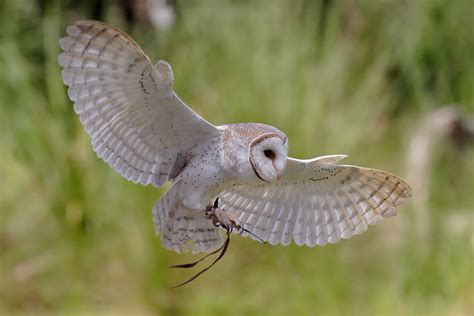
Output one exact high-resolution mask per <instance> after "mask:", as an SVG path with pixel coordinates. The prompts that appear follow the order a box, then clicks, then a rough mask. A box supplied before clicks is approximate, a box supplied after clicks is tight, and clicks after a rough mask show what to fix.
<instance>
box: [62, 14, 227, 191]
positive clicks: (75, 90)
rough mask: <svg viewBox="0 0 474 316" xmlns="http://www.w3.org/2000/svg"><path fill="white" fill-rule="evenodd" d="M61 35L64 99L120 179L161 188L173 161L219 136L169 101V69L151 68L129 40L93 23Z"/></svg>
mask: <svg viewBox="0 0 474 316" xmlns="http://www.w3.org/2000/svg"><path fill="white" fill-rule="evenodd" d="M66 31H67V34H68V36H66V37H64V38H61V39H60V40H59V45H60V46H61V48H62V50H63V52H62V53H61V54H60V55H59V58H58V60H59V64H60V65H61V66H62V67H63V72H62V77H63V81H64V83H65V84H66V85H67V86H69V89H68V96H69V98H70V99H71V101H73V102H74V111H75V112H76V113H77V114H78V115H79V117H80V121H81V123H82V124H83V125H84V127H85V129H86V131H87V133H88V134H89V135H90V137H91V141H92V147H93V149H94V151H95V152H96V153H97V155H98V156H99V157H101V158H102V159H104V160H105V161H106V162H107V163H108V164H109V165H110V166H112V167H113V168H114V169H116V170H117V171H118V172H119V173H120V174H121V175H122V176H124V177H125V178H127V179H129V180H131V181H133V182H137V183H141V184H144V185H146V184H150V183H152V184H154V185H156V186H161V185H162V184H163V183H164V182H165V181H166V180H168V179H169V178H170V172H171V170H172V167H173V166H174V163H175V161H176V159H177V158H178V156H179V155H181V156H182V155H185V156H188V155H192V154H193V152H194V150H195V149H196V148H197V147H199V146H200V145H201V144H203V143H204V142H205V141H207V140H209V139H210V138H213V137H217V136H218V135H219V132H218V130H217V129H216V128H215V127H214V126H212V125H211V124H209V123H208V122H207V121H205V120H204V119H202V118H201V117H200V116H198V115H197V114H196V113H195V112H193V111H192V110H191V109H190V108H189V107H187V105H186V104H184V103H183V102H182V101H181V100H180V99H179V98H178V97H177V96H176V94H175V93H174V91H173V90H172V84H173V73H172V70H171V67H170V66H169V65H168V64H167V63H166V62H163V61H160V62H159V63H158V64H157V65H156V66H153V65H152V64H151V62H150V59H149V58H148V56H146V55H145V53H144V52H143V50H142V49H141V48H140V47H139V46H138V44H137V43H135V42H134V41H133V40H132V39H131V38H130V37H129V36H128V35H126V34H125V33H123V32H121V31H120V30H118V29H116V28H113V27H109V26H107V25H106V24H104V23H101V22H97V21H77V22H76V23H75V24H74V25H72V26H69V27H68V28H67V30H66Z"/></svg>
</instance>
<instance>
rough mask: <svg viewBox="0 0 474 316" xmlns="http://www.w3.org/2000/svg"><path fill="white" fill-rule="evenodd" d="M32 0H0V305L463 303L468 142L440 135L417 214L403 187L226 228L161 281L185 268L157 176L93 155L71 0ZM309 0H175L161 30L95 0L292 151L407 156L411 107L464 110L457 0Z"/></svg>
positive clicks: (188, 91)
mask: <svg viewBox="0 0 474 316" xmlns="http://www.w3.org/2000/svg"><path fill="white" fill-rule="evenodd" d="M45 3H46V4H45V6H44V8H43V10H40V8H39V7H38V6H37V5H36V2H34V1H27V0H19V1H14V0H4V1H2V2H1V3H0V26H1V29H2V32H1V35H0V144H1V155H0V180H1V182H0V183H1V184H0V192H1V194H0V314H35V315H36V314H73V315H76V314H78V315H79V314H111V315H116V314H150V315H151V314H160V315H212V314H216V315H222V314H225V315H242V314H252V315H290V314H292V315H315V314H316V315H340V314H345V315H469V314H472V312H473V311H474V304H473V300H472V298H473V297H474V274H473V241H472V238H473V237H472V236H473V235H472V234H473V229H474V227H473V218H472V216H473V215H472V214H473V213H472V211H473V206H474V195H473V194H472V192H473V189H472V188H474V149H473V147H472V145H471V147H468V148H467V150H466V151H464V152H462V153H459V152H456V151H455V150H454V149H453V148H452V146H451V145H450V144H449V143H448V142H447V141H446V140H442V141H441V142H440V143H439V145H438V146H436V148H435V150H434V151H433V152H432V155H431V159H432V166H431V179H430V181H427V182H426V183H427V186H429V190H428V192H429V199H428V203H427V205H425V206H426V207H427V209H428V210H429V212H428V217H427V218H426V219H425V221H424V222H420V220H419V217H418V214H419V212H420V210H419V209H417V208H416V207H415V206H414V204H413V203H412V204H410V203H409V204H407V205H406V206H404V207H402V208H401V210H400V213H399V215H398V216H397V217H396V218H393V219H390V220H388V221H386V222H384V223H383V224H381V225H378V226H376V227H372V228H371V229H370V230H369V231H368V232H367V233H366V234H364V235H362V236H358V237H355V238H353V239H351V240H348V241H343V242H341V243H339V244H337V245H329V246H326V247H320V248H304V247H297V246H295V245H291V246H289V247H283V246H275V247H270V246H263V245H260V244H258V243H256V242H253V241H251V240H248V239H245V238H238V237H237V238H233V240H232V245H231V247H230V249H229V251H228V253H227V255H226V257H225V258H224V259H223V260H222V261H221V262H220V263H219V264H218V265H217V266H216V267H215V268H214V269H213V271H211V272H210V273H208V274H206V275H205V276H203V277H201V278H200V279H198V280H197V281H195V282H194V283H192V284H190V285H188V286H186V287H183V288H180V289H169V286H171V285H174V284H176V283H177V282H179V281H182V280H184V279H185V278H186V277H187V276H188V275H190V273H189V272H188V271H185V272H182V271H181V272H180V271H171V270H169V269H168V266H169V265H170V264H173V263H178V262H184V261H186V260H188V259H189V258H190V256H180V255H178V254H174V253H171V252H169V251H166V250H164V249H163V248H162V246H161V242H160V240H159V238H158V237H156V236H155V233H154V230H153V222H152V218H151V208H152V206H153V205H154V203H155V201H156V200H157V199H158V198H159V197H160V196H161V194H162V193H163V192H164V190H163V189H162V190H157V189H156V188H153V187H141V186H138V185H134V184H132V183H129V182H127V181H126V180H124V179H122V178H121V177H120V176H119V175H118V174H117V173H115V172H114V171H113V170H112V169H111V168H109V167H108V166H107V165H106V164H105V163H104V162H102V161H101V160H100V159H98V158H96V157H95V154H94V153H93V152H92V150H91V146H90V144H89V139H88V137H87V135H86V133H85V132H84V131H83V129H82V126H81V125H80V123H79V120H78V118H77V117H76V115H75V114H74V113H73V110H72V103H71V102H70V101H69V100H68V99H67V96H66V89H65V87H64V85H63V84H62V81H61V79H60V68H59V66H58V64H57V55H58V53H59V47H58V45H57V40H58V38H59V37H60V36H62V35H63V34H64V33H65V31H64V30H65V27H66V26H67V25H69V24H71V23H73V21H74V20H75V19H79V18H90V15H88V14H87V10H88V9H87V7H86V6H85V5H82V6H77V5H76V6H75V9H74V10H73V9H72V5H71V4H70V3H63V2H61V1H58V0H57V1H54V0H53V1H47V2H45ZM323 3H326V2H322V1H270V0H266V1H265V0H260V1H230V0H229V1H217V0H208V1H203V0H201V1H178V4H179V9H180V11H179V12H180V15H179V18H178V22H177V23H176V25H175V26H174V27H173V28H172V29H171V30H170V31H168V32H158V31H156V30H153V29H152V28H151V27H149V26H143V25H133V26H132V27H127V26H126V24H125V22H124V21H123V19H122V18H121V16H120V14H118V12H119V10H118V8H117V5H116V4H113V3H112V4H110V5H108V6H106V7H105V9H106V10H105V13H106V14H105V16H104V19H105V21H106V22H109V23H112V24H113V25H116V26H120V27H123V29H124V30H125V31H127V32H129V33H130V34H131V35H132V36H133V37H134V38H135V39H136V40H137V42H138V43H139V44H140V45H142V46H143V48H144V49H145V51H146V52H147V53H149V55H150V56H152V57H153V59H155V60H158V59H160V58H162V59H165V60H167V61H169V62H170V63H171V64H172V66H173V69H174V72H175V78H176V80H175V90H176V91H177V93H178V94H179V95H180V96H181V97H182V98H183V99H184V100H185V101H186V102H187V103H188V104H189V105H190V106H192V107H193V109H195V110H197V111H198V112H199V113H200V114H202V115H203V116H204V117H206V118H207V119H208V120H209V121H211V122H213V123H216V124H224V123H233V122H241V121H258V122H264V123H267V124H271V125H274V126H277V127H278V128H279V129H281V130H282V131H284V132H285V133H286V134H287V135H288V136H289V139H290V154H291V155H292V156H295V157H313V156H318V155H324V154H331V153H333V154H336V153H346V154H349V155H350V158H349V159H348V160H347V162H348V163H352V164H359V165H366V166H371V167H374V168H379V169H384V170H388V171H391V172H394V173H396V174H399V175H402V176H407V169H408V167H407V164H408V162H407V161H406V157H407V150H408V145H409V142H410V140H411V138H412V137H413V134H414V133H415V131H416V130H417V129H418V128H419V126H420V122H421V120H422V119H423V118H424V117H425V116H426V115H428V114H429V113H431V111H433V110H435V109H437V108H439V107H441V106H444V105H449V104H457V105H458V106H459V108H460V109H461V110H462V111H463V112H464V113H470V114H471V115H472V113H473V112H474V89H473V87H474V70H473V69H474V56H473V55H474V53H473V52H474V36H473V34H472V29H473V23H474V22H473V20H472V17H473V16H474V6H473V5H472V2H471V1H468V0H458V1H441V0H419V1H404V2H399V1H383V2H373V1H359V2H356V1H327V3H329V6H325V5H324V4H323ZM414 194H415V197H416V195H417V191H415V192H414ZM422 227H427V235H426V236H425V238H421V237H420V231H421V230H422V229H423V228H422ZM186 272H187V273H186ZM188 273H189V274H188Z"/></svg>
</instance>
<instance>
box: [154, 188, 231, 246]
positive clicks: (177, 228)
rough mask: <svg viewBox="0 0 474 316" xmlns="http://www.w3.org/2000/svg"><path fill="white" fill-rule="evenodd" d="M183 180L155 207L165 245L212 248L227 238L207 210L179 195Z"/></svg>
mask: <svg viewBox="0 0 474 316" xmlns="http://www.w3.org/2000/svg"><path fill="white" fill-rule="evenodd" d="M179 187H180V182H179V181H178V182H176V183H174V184H173V186H172V187H171V189H170V190H169V191H168V192H167V193H166V194H165V195H164V196H163V197H162V198H161V199H160V200H159V201H158V202H157V203H156V205H155V207H154V208H153V220H154V222H155V231H156V233H157V234H158V235H160V237H161V241H162V243H163V246H164V247H165V248H167V249H169V250H174V251H176V252H192V253H197V252H210V251H213V250H215V249H217V248H219V247H220V246H222V243H223V242H224V240H223V238H222V236H221V234H220V232H219V229H218V228H217V227H214V225H213V224H212V221H211V220H210V219H209V218H207V217H206V215H205V210H202V211H199V210H193V209H190V208H187V207H186V206H184V205H183V203H182V202H181V200H180V199H179V194H178V193H179V191H180V190H179Z"/></svg>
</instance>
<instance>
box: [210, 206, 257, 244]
mask: <svg viewBox="0 0 474 316" xmlns="http://www.w3.org/2000/svg"><path fill="white" fill-rule="evenodd" d="M206 215H207V217H208V218H209V219H211V220H212V223H213V224H214V226H216V227H219V226H222V227H223V228H224V229H225V230H226V231H227V233H228V234H230V233H232V231H233V230H234V228H235V229H237V231H238V232H239V234H242V233H243V232H246V233H248V234H250V235H252V236H254V237H255V238H256V239H257V240H258V241H260V242H261V243H264V244H265V243H266V241H264V240H263V239H262V238H260V237H258V236H257V235H255V234H254V233H252V232H251V231H249V230H248V229H246V228H245V227H244V226H242V224H240V221H239V219H238V218H237V216H235V215H234V214H233V213H230V212H226V210H224V209H223V208H219V198H216V200H215V201H214V204H209V205H208V206H207V207H206Z"/></svg>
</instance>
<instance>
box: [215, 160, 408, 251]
mask: <svg viewBox="0 0 474 316" xmlns="http://www.w3.org/2000/svg"><path fill="white" fill-rule="evenodd" d="M345 157H346V156H344V155H335V156H325V157H319V158H315V159H311V160H298V159H292V158H288V164H287V168H286V170H285V173H284V174H283V176H282V178H280V179H279V180H278V181H275V182H273V183H262V184H258V185H248V184H247V185H234V186H232V187H230V188H228V189H226V190H225V191H223V192H221V193H220V194H219V198H220V200H219V201H220V203H219V206H220V207H221V208H223V209H225V210H226V211H229V212H232V213H234V214H235V215H236V216H237V217H238V219H239V220H240V222H241V224H242V225H243V227H244V228H246V229H247V230H249V231H251V232H252V233H254V234H256V235H257V236H259V237H260V238H262V239H263V240H265V241H268V242H269V243H270V244H279V243H281V244H284V245H288V244H289V243H290V242H291V241H292V240H293V241H294V242H295V243H296V244H298V245H303V244H305V245H307V246H315V245H325V244H326V243H328V242H329V243H336V242H338V241H339V240H341V239H348V238H351V237H352V236H353V235H357V234H361V233H363V232H365V231H366V230H367V228H368V226H369V225H373V224H377V223H379V222H381V221H382V220H383V219H384V218H386V217H389V216H393V215H395V214H396V209H395V208H396V207H397V206H399V205H400V204H402V203H403V202H404V201H405V200H406V199H407V198H408V197H410V196H411V189H410V186H409V185H408V184H407V183H406V182H405V181H403V180H402V179H400V178H398V177H397V176H395V175H392V174H390V173H387V172H384V171H379V170H375V169H368V168H361V167H356V166H347V165H338V164H337V162H338V161H339V160H340V159H342V158H345ZM244 235H246V233H244ZM252 238H253V237H252Z"/></svg>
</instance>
